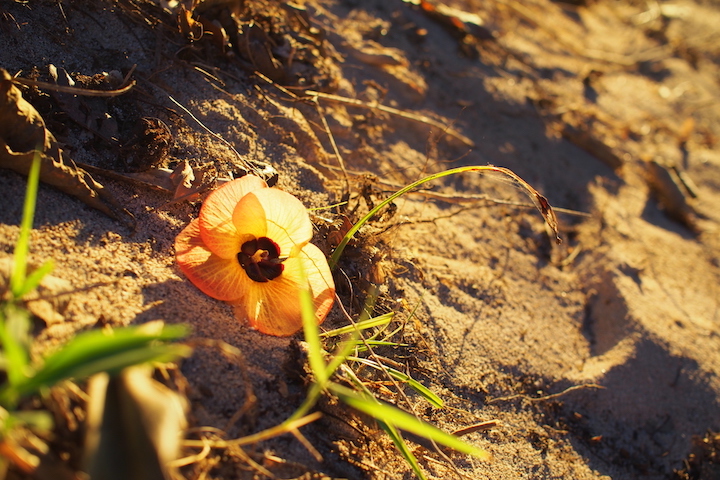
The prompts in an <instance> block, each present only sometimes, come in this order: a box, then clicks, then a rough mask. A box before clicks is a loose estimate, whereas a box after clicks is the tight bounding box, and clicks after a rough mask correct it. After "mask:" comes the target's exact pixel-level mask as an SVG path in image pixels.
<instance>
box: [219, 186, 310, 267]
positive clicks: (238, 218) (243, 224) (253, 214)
mask: <svg viewBox="0 0 720 480" xmlns="http://www.w3.org/2000/svg"><path fill="white" fill-rule="evenodd" d="M258 207H260V208H261V209H262V210H263V212H264V218H261V217H260V216H259V215H258ZM233 223H234V224H235V228H237V231H238V232H241V233H247V234H251V235H254V236H256V237H268V238H269V239H271V240H272V241H273V242H275V243H276V244H277V245H278V246H279V247H280V256H281V257H288V256H295V255H297V254H298V252H299V251H300V249H301V248H302V247H303V246H305V244H306V243H307V242H309V241H310V239H311V238H312V223H311V222H310V216H309V215H308V213H307V210H306V209H305V206H304V205H303V204H302V202H301V201H300V200H298V199H297V198H296V197H294V196H293V195H290V194H289V193H287V192H283V191H282V190H278V189H276V188H265V189H262V190H256V191H254V192H252V193H251V194H248V195H246V196H245V197H243V198H242V200H240V202H238V204H237V206H236V207H235V211H234V212H233Z"/></svg>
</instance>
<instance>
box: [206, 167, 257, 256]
mask: <svg viewBox="0 0 720 480" xmlns="http://www.w3.org/2000/svg"><path fill="white" fill-rule="evenodd" d="M265 188H267V184H266V183H265V181H264V180H263V179H261V178H260V177H256V176H255V175H245V176H244V177H241V178H238V179H237V180H233V181H231V182H228V183H226V184H225V185H223V186H221V187H220V188H218V189H217V190H215V191H214V192H212V193H211V194H210V195H208V197H207V199H206V200H205V202H204V203H203V206H202V208H201V209H200V216H199V219H200V235H201V236H202V239H203V242H204V243H205V246H207V248H208V249H209V250H210V251H211V252H213V253H214V254H216V255H218V256H220V257H221V258H226V259H230V258H231V257H235V255H237V253H238V252H239V251H240V245H241V244H242V242H243V241H244V237H242V236H241V235H240V232H238V231H237V229H236V228H235V226H234V225H233V223H232V216H233V211H234V210H235V206H236V205H237V204H238V202H239V201H240V199H241V198H243V197H245V196H246V195H247V194H248V193H250V192H254V191H258V190H261V189H265Z"/></svg>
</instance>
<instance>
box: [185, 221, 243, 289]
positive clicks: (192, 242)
mask: <svg viewBox="0 0 720 480" xmlns="http://www.w3.org/2000/svg"><path fill="white" fill-rule="evenodd" d="M175 257H176V259H177V264H178V266H179V267H180V270H182V272H183V273H184V274H185V276H186V277H187V278H188V279H189V280H190V281H191V282H192V283H193V284H194V285H195V286H196V287H197V288H199V289H200V290H202V292H203V293H205V294H206V295H209V296H211V297H213V298H217V299H218V300H225V301H237V300H238V299H239V298H240V297H242V296H244V295H245V294H246V291H247V284H248V283H249V282H251V283H255V282H253V281H252V280H250V278H248V276H247V274H246V273H245V270H243V268H242V267H241V266H240V263H239V262H238V261H237V259H236V258H235V257H233V258H231V259H223V258H221V257H219V256H218V255H215V254H214V253H212V252H211V251H210V250H209V249H208V248H207V247H206V246H205V244H204V242H203V241H202V238H201V236H200V222H199V219H198V220H193V221H192V222H190V224H189V225H188V226H187V227H185V229H184V230H183V231H182V232H180V234H179V235H178V236H177V238H176V239H175Z"/></svg>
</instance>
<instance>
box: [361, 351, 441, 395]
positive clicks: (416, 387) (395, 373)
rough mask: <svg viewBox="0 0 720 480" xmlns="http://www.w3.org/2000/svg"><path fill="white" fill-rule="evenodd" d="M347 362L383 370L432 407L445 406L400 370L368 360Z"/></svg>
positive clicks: (423, 386) (428, 390) (430, 392)
mask: <svg viewBox="0 0 720 480" xmlns="http://www.w3.org/2000/svg"><path fill="white" fill-rule="evenodd" d="M348 360H352V361H354V362H358V363H362V364H364V365H367V366H369V367H373V368H375V369H377V370H384V371H386V372H387V373H388V374H390V376H392V377H393V378H394V379H396V380H399V381H401V382H404V383H407V384H408V386H410V387H411V388H412V389H413V390H415V391H416V392H418V393H419V394H420V395H422V396H423V397H425V399H426V400H427V401H428V402H430V403H431V404H432V405H433V406H434V407H437V408H442V407H443V405H444V404H445V403H444V402H443V400H442V398H440V397H438V396H437V395H435V394H434V393H433V392H432V391H430V389H428V388H427V387H426V386H425V385H423V384H422V383H420V382H418V381H417V380H415V379H414V378H412V377H411V376H410V375H408V374H406V373H403V372H401V371H400V370H396V369H394V368H392V367H388V366H387V365H383V366H380V365H378V364H377V362H374V361H372V360H369V359H367V358H358V357H348Z"/></svg>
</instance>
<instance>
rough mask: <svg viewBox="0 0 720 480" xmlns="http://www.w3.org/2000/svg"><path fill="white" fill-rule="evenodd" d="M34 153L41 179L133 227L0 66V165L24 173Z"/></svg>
mask: <svg viewBox="0 0 720 480" xmlns="http://www.w3.org/2000/svg"><path fill="white" fill-rule="evenodd" d="M36 154H39V155H40V159H41V167H40V180H41V181H42V182H44V183H47V184H49V185H52V186H54V187H56V188H57V189H59V190H61V191H63V192H65V193H67V194H70V195H73V196H75V197H77V198H78V199H79V200H81V201H83V202H84V203H86V204H87V205H89V206H90V207H92V208H95V209H97V210H100V211H101V212H103V213H105V214H106V215H108V216H110V217H112V218H115V219H117V220H120V221H122V222H123V223H125V224H126V225H128V226H131V227H132V226H134V223H135V222H134V218H133V216H132V214H131V213H130V212H128V211H127V210H126V209H124V208H123V207H122V205H120V203H119V202H118V201H117V200H116V199H115V197H113V196H112V195H111V194H110V193H109V192H107V191H106V190H105V187H103V186H102V185H101V184H100V183H98V182H96V181H95V179H93V178H92V177H91V176H90V174H89V173H87V172H86V171H84V170H82V169H80V168H77V167H76V166H75V165H74V163H73V162H72V160H70V159H69V158H68V156H67V154H66V153H65V152H64V151H63V150H62V149H61V148H60V145H59V144H58V142H57V140H55V137H54V136H53V134H52V133H50V131H48V130H47V129H46V128H45V122H44V121H43V119H42V117H41V116H40V114H39V113H38V112H37V110H35V108H34V107H33V106H32V105H30V103H28V102H27V101H26V100H25V99H24V98H23V97H22V94H21V93H20V90H19V89H18V88H17V87H16V86H15V85H14V84H13V82H12V77H11V76H10V74H8V72H7V71H5V70H3V69H0V168H8V169H10V170H14V171H15V172H17V173H20V174H22V175H27V174H28V172H29V171H30V165H31V164H32V160H33V158H34V156H35V155H36Z"/></svg>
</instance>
